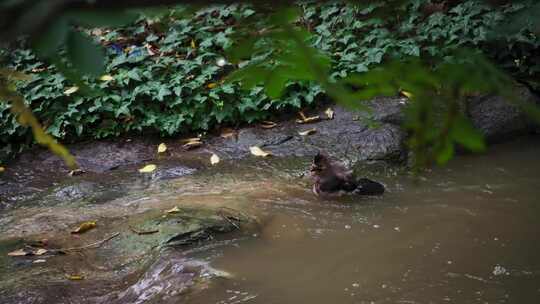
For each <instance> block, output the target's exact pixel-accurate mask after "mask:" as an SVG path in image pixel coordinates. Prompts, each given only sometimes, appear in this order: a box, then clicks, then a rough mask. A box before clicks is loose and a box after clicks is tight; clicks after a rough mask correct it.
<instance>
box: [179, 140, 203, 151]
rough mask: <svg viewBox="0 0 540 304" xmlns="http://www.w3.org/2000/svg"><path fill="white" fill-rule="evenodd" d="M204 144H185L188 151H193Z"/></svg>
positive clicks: (191, 142)
mask: <svg viewBox="0 0 540 304" xmlns="http://www.w3.org/2000/svg"><path fill="white" fill-rule="evenodd" d="M202 144H203V143H202V142H201V141H190V142H187V143H185V144H184V148H185V149H187V150H191V149H195V148H198V147H200V146H202Z"/></svg>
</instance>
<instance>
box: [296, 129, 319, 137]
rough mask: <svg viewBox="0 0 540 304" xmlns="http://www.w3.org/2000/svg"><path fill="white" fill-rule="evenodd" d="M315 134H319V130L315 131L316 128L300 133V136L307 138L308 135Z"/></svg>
mask: <svg viewBox="0 0 540 304" xmlns="http://www.w3.org/2000/svg"><path fill="white" fill-rule="evenodd" d="M315 133H317V129H315V128H313V129H309V130H305V131H301V132H298V134H300V135H301V136H307V135H311V134H315Z"/></svg>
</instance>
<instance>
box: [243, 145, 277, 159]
mask: <svg viewBox="0 0 540 304" xmlns="http://www.w3.org/2000/svg"><path fill="white" fill-rule="evenodd" d="M249 151H251V154H253V155H255V156H261V157H267V156H271V155H272V153H270V152H266V151H263V150H262V149H261V148H259V147H257V146H254V147H249Z"/></svg>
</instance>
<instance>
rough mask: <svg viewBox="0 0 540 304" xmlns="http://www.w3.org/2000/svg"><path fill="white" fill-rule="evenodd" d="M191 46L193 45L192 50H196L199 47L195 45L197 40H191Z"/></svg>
mask: <svg viewBox="0 0 540 304" xmlns="http://www.w3.org/2000/svg"><path fill="white" fill-rule="evenodd" d="M190 45H191V48H192V49H194V48H196V47H197V45H196V44H195V40H193V39H191V43H190Z"/></svg>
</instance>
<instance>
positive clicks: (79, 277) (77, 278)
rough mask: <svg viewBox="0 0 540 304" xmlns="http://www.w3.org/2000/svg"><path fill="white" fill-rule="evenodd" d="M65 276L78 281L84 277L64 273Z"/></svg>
mask: <svg viewBox="0 0 540 304" xmlns="http://www.w3.org/2000/svg"><path fill="white" fill-rule="evenodd" d="M66 278H67V279H68V280H72V281H80V280H83V279H84V277H83V276H82V275H79V274H66Z"/></svg>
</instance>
